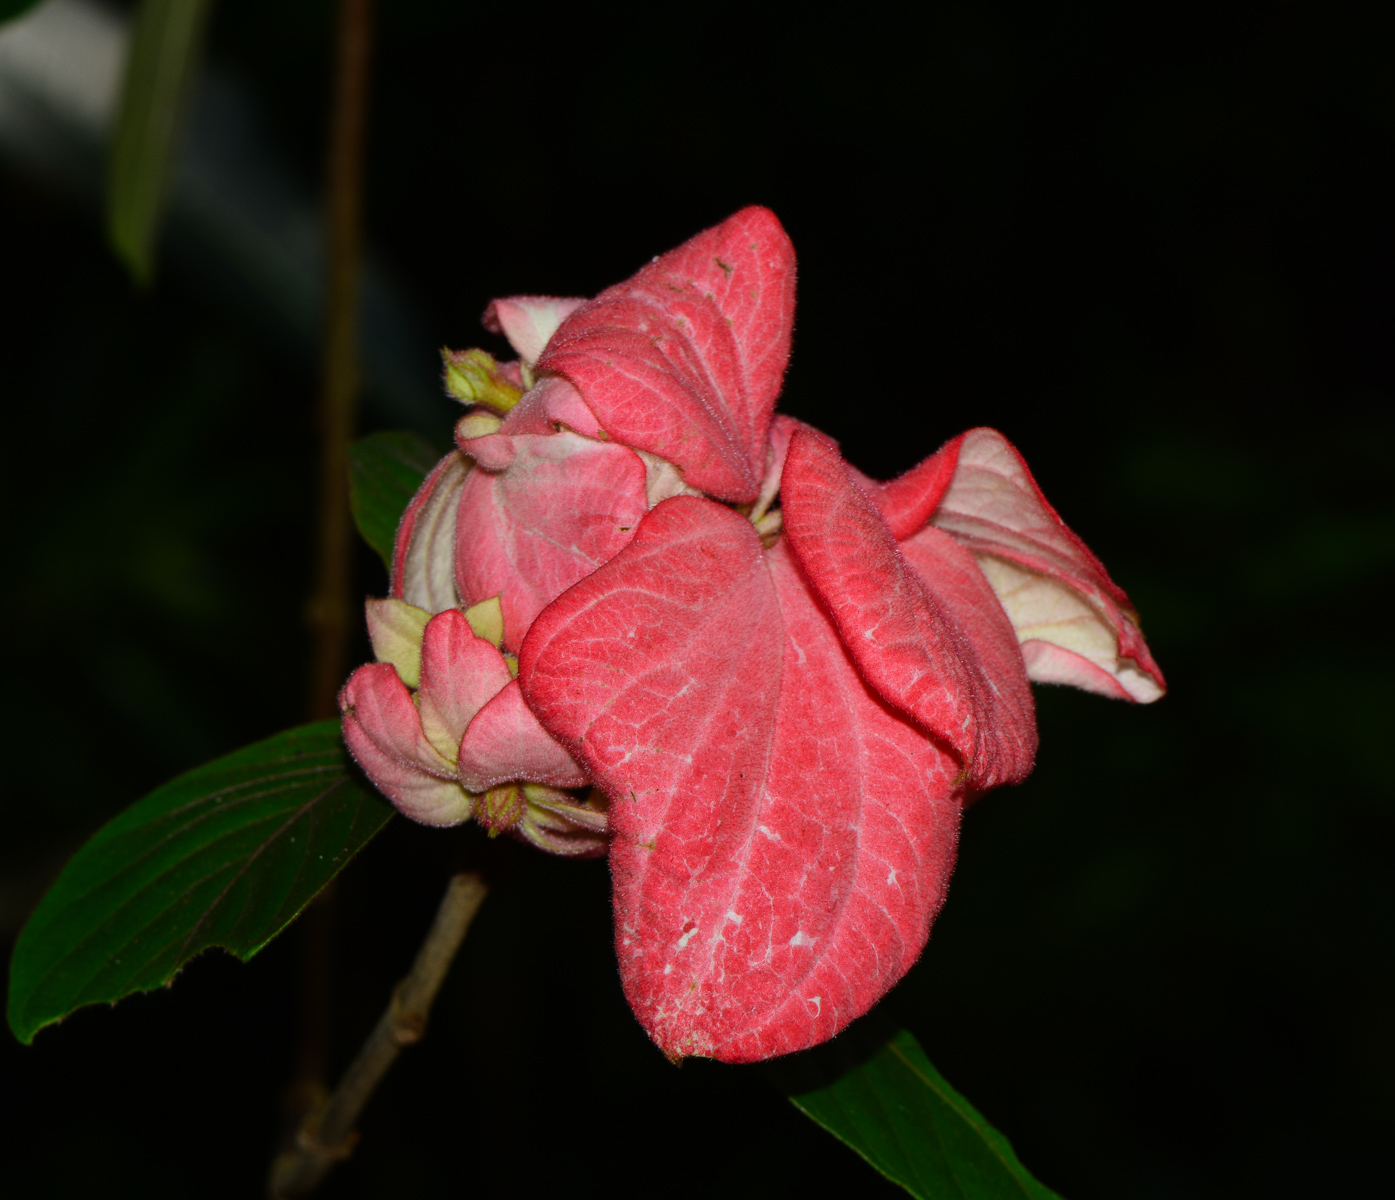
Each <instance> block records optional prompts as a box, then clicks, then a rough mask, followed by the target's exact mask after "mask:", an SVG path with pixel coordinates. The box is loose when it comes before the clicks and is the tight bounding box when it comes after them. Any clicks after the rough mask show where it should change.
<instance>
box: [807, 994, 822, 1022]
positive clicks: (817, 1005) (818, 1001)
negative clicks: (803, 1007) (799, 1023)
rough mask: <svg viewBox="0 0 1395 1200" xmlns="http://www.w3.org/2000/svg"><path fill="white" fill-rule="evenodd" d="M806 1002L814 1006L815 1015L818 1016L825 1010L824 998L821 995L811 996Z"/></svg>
mask: <svg viewBox="0 0 1395 1200" xmlns="http://www.w3.org/2000/svg"><path fill="white" fill-rule="evenodd" d="M804 1003H805V1004H812V1005H813V1006H814V1016H816V1017H817V1016H818V1015H819V1014H820V1013H822V1012H823V999H822V998H821V997H819V996H810V997H809V999H807V1000H806V1001H804Z"/></svg>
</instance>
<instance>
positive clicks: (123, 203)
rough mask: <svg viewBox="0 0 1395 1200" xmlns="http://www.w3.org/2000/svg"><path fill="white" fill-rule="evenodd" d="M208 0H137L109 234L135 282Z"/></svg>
mask: <svg viewBox="0 0 1395 1200" xmlns="http://www.w3.org/2000/svg"><path fill="white" fill-rule="evenodd" d="M208 10H209V0H141V5H140V11H139V12H138V13H137V14H136V20H135V27H134V30H133V33H132V37H131V56H130V59H129V60H128V61H127V64H126V82H125V84H124V86H123V88H122V92H121V109H120V112H119V113H118V115H117V119H116V132H115V135H114V137H113V139H112V145H111V161H110V163H109V164H108V176H107V236H108V237H109V238H110V239H111V245H112V249H113V250H115V251H116V254H117V257H119V258H120V259H121V261H122V262H124V263H125V264H126V266H127V267H128V268H130V271H131V274H132V275H133V276H134V277H135V279H136V282H137V283H141V284H145V283H149V282H150V279H151V277H152V276H153V274H154V270H155V235H156V233H157V232H158V230H159V226H160V217H161V214H162V211H163V209H164V200H165V193H166V191H167V189H168V184H169V176H170V165H171V163H172V161H173V159H174V151H175V146H176V144H177V142H178V140H179V133H180V130H181V128H182V126H183V124H184V110H185V108H186V107H187V102H188V98H189V93H190V90H191V85H192V84H193V81H194V77H195V75H196V74H197V73H198V64H199V59H200V57H201V56H202V50H203V36H204V31H205V29H206V28H207V26H208Z"/></svg>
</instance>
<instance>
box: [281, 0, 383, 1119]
mask: <svg viewBox="0 0 1395 1200" xmlns="http://www.w3.org/2000/svg"><path fill="white" fill-rule="evenodd" d="M335 38H336V45H335V71H334V83H333V91H332V94H331V100H330V114H329V115H330V131H329V153H328V159H327V164H326V166H327V170H326V186H325V209H326V231H325V233H326V236H325V265H326V271H325V317H324V321H325V323H324V358H323V362H322V364H321V383H320V407H319V422H318V423H319V430H320V435H321V441H320V474H319V497H318V510H319V511H318V520H317V524H316V530H317V542H316V548H315V560H316V563H315V587H314V592H313V593H312V595H311V597H310V602H309V605H308V611H307V616H308V618H309V623H310V628H311V637H312V639H313V645H312V654H311V670H310V705H309V709H310V711H309V716H310V719H311V720H316V721H318V720H323V719H324V718H326V717H331V716H333V715H334V713H335V708H336V703H335V701H336V696H337V693H338V690H339V685H340V683H341V682H342V681H343V677H344V666H345V660H346V658H347V650H348V640H349V635H350V630H351V615H350V609H351V595H350V593H351V589H352V563H353V555H352V551H353V542H352V529H351V527H350V513H349V472H348V457H349V441H350V439H351V438H352V437H353V432H354V415H355V409H356V407H357V401H358V391H359V370H358V347H357V336H356V335H357V324H358V323H357V320H356V317H357V312H358V293H359V258H360V246H361V243H362V225H363V146H364V135H365V129H366V126H367V114H368V75H369V61H370V56H371V51H372V38H373V2H372V0H340V4H339V16H338V23H337V27H336V35H335ZM335 891H336V888H335V885H334V884H333V883H331V884H330V886H329V887H327V888H326V889H325V890H324V891H323V892H321V893H320V896H319V898H318V899H317V900H316V901H315V903H314V904H313V905H312V906H311V908H310V910H309V911H308V912H307V913H306V914H305V916H304V918H303V919H302V921H301V938H302V942H303V949H302V963H301V968H302V969H301V976H302V977H301V981H300V993H301V1001H300V1008H301V1016H300V1027H301V1028H300V1046H299V1050H298V1052H297V1062H296V1069H295V1078H294V1079H293V1081H292V1083H291V1086H290V1088H289V1090H288V1094H287V1109H288V1115H289V1116H290V1119H291V1122H292V1127H294V1125H295V1124H296V1123H297V1122H298V1121H299V1120H300V1118H301V1117H303V1116H304V1115H305V1113H306V1112H307V1111H309V1110H310V1109H311V1108H312V1107H313V1106H314V1104H315V1103H316V1102H317V1101H318V1100H319V1099H320V1097H322V1096H323V1094H324V1088H325V1083H324V1077H325V1059H326V1057H327V1055H328V1049H329V1027H330V1020H329V1014H330V986H331V975H332V969H333V953H332V950H333V940H334V899H335Z"/></svg>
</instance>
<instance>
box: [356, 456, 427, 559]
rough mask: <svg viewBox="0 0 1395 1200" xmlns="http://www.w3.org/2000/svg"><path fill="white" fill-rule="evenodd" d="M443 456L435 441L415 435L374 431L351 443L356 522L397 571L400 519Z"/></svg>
mask: <svg viewBox="0 0 1395 1200" xmlns="http://www.w3.org/2000/svg"><path fill="white" fill-rule="evenodd" d="M440 457H441V456H440V455H439V454H438V453H437V452H436V451H435V450H433V449H432V448H431V443H430V442H428V441H427V440H426V439H425V438H424V437H420V436H419V435H417V434H415V433H372V434H369V435H368V436H367V437H366V438H360V439H359V440H358V441H356V442H355V443H354V444H353V445H352V446H350V447H349V498H350V503H351V504H352V506H353V510H354V521H355V523H356V524H357V525H358V531H359V533H361V534H363V540H364V541H365V542H367V543H368V544H369V545H370V546H372V547H373V549H374V550H376V551H377V552H378V553H379V554H380V555H381V556H382V559H383V563H384V564H385V565H386V566H387V568H388V570H392V540H393V538H394V537H396V535H397V523H398V522H399V521H400V520H402V514H403V512H404V511H405V510H406V508H407V505H408V504H409V503H410V502H411V499H412V497H413V496H414V495H415V494H416V490H417V488H419V487H420V486H421V481H422V480H423V479H425V478H426V476H427V474H428V472H430V470H431V468H432V467H434V466H435V465H436V463H437V462H438V461H439V460H440Z"/></svg>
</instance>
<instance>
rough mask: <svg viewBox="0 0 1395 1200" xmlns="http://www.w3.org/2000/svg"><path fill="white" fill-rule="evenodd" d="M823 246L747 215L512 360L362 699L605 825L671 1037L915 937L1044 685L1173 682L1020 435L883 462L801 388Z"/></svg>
mask: <svg viewBox="0 0 1395 1200" xmlns="http://www.w3.org/2000/svg"><path fill="white" fill-rule="evenodd" d="M794 277H795V261H794V251H793V248H792V246H791V245H790V241H789V239H788V237H787V236H786V234H785V232H784V230H783V229H782V228H781V226H780V223H779V221H778V220H776V218H775V216H774V214H773V213H771V212H769V211H767V210H765V209H761V208H748V209H745V210H743V211H742V212H739V213H737V214H736V215H735V216H733V217H731V218H730V219H728V220H727V221H725V222H723V223H722V224H721V225H719V226H717V227H716V228H714V229H710V230H707V231H706V232H704V233H701V234H699V235H698V236H697V237H695V238H693V239H692V240H691V241H689V242H687V243H686V244H685V245H683V246H680V247H679V248H678V249H676V250H674V251H671V252H670V253H668V254H666V255H663V256H662V257H659V258H656V259H654V261H653V262H651V263H650V264H649V265H647V266H645V267H644V268H643V269H642V270H640V271H639V272H638V273H637V274H636V275H635V276H634V277H633V278H631V279H630V280H628V281H627V282H625V283H622V284H619V285H617V286H616V287H613V288H610V289H609V290H608V291H605V292H602V293H601V294H600V295H599V296H597V297H596V298H595V299H593V300H576V299H572V300H558V299H551V298H538V297H515V298H513V299H509V300H500V301H496V302H495V303H494V304H492V305H491V306H490V308H489V310H488V312H486V314H485V322H486V324H487V325H489V326H490V327H491V328H493V329H495V330H496V331H499V332H502V333H503V334H504V335H505V336H506V337H507V338H508V340H509V342H510V343H511V344H512V345H513V347H514V349H515V350H516V351H517V352H518V354H519V359H518V361H517V362H513V363H505V364H498V363H495V362H494V361H493V360H492V359H491V358H490V357H489V356H488V355H486V354H484V353H483V352H481V351H468V352H466V353H464V354H459V355H453V356H450V358H449V359H448V361H447V383H448V386H449V387H450V389H451V390H452V391H453V392H454V393H455V394H456V395H457V396H458V397H460V398H462V399H464V400H466V401H468V402H470V403H471V404H472V407H471V409H470V411H469V412H468V413H467V414H466V415H465V416H464V417H463V418H462V419H461V420H460V422H459V424H458V426H457V429H456V441H457V445H458V449H457V450H455V451H453V452H452V453H451V454H449V455H447V457H446V458H445V459H444V460H442V462H441V463H440V465H439V466H437V467H436V469H435V470H434V471H433V472H432V474H431V475H430V477H429V478H428V479H427V480H426V482H425V483H424V484H423V485H422V488H421V490H420V492H419V493H418V494H417V496H416V498H415V499H414V500H413V502H412V505H411V507H410V508H409V509H408V511H407V513H406V515H405V516H404V517H403V520H402V524H401V527H400V529H399V530H398V535H397V545H396V553H395V559H394V565H393V571H392V584H391V593H392V594H391V597H390V598H389V599H386V600H377V601H370V602H369V606H368V620H369V627H370V632H371V633H372V637H373V646H374V650H375V653H376V655H377V657H378V660H379V661H378V662H377V663H374V664H370V665H368V666H365V667H361V668H360V669H359V670H358V671H357V672H355V674H354V675H353V677H352V678H351V679H350V680H349V682H348V684H347V685H346V686H345V688H344V691H343V694H342V698H341V704H342V708H343V712H344V735H345V739H346V741H347V743H348V745H349V747H350V749H351V751H352V752H353V754H354V756H355V758H356V759H357V760H358V762H359V764H360V765H361V766H362V767H363V769H364V770H365V771H366V772H367V773H368V775H369V776H370V777H371V778H372V779H373V781H374V782H375V783H376V784H377V785H378V787H379V788H381V789H382V791H383V792H384V794H385V795H387V796H388V797H389V798H390V799H391V800H392V802H393V803H394V804H395V805H396V806H397V807H398V808H399V809H401V810H402V811H403V812H404V813H406V814H407V815H408V816H410V817H412V818H414V819H415V820H418V821H423V822H426V823H428V824H436V825H449V824H455V823H458V822H461V821H465V820H468V819H470V818H471V817H474V818H475V819H476V820H478V821H480V822H482V823H483V824H485V825H486V826H488V827H489V828H490V829H491V830H495V831H500V830H508V831H511V832H512V833H514V834H515V835H516V836H520V837H523V838H525V839H527V840H528V841H530V842H532V843H534V844H535V845H538V846H540V847H542V848H543V849H546V850H549V851H552V852H555V853H561V854H597V853H604V852H606V851H607V850H608V852H609V856H610V868H611V875H612V880H613V886H614V904H615V946H616V952H617V955H618V957H619V963H620V973H621V978H622V981H623V983H624V987H625V991H626V995H627V996H628V997H629V1000H630V1003H631V1005H632V1006H633V1008H634V1011H635V1013H636V1015H637V1016H638V1017H639V1019H640V1021H641V1022H642V1023H643V1025H644V1027H645V1029H646V1030H647V1031H648V1032H649V1034H650V1036H651V1037H652V1038H653V1039H654V1041H655V1042H656V1043H657V1044H658V1045H659V1047H660V1048H661V1049H663V1050H664V1051H665V1052H666V1053H667V1054H669V1055H671V1056H673V1057H678V1056H682V1055H707V1056H711V1057H715V1058H720V1059H725V1060H728V1061H749V1060H754V1059H761V1058H768V1057H771V1056H773V1055H778V1054H785V1053H788V1052H791V1051H795V1050H800V1049H803V1048H805V1047H808V1046H812V1045H815V1044H817V1043H819V1042H822V1041H824V1040H825V1039H827V1038H829V1037H831V1036H833V1035H834V1034H836V1033H837V1032H838V1031H839V1030H840V1029H842V1028H843V1027H844V1026H845V1025H847V1023H848V1022H849V1021H851V1020H852V1019H854V1018H855V1017H857V1016H859V1015H860V1014H862V1013H864V1012H866V1011H867V1009H869V1008H870V1007H871V1006H872V1005H873V1004H874V1003H875V1002H876V1001H877V999H878V998H879V997H880V996H881V995H882V994H883V993H885V992H886V990H887V989H888V988H890V987H891V986H892V985H893V984H894V983H895V982H896V981H897V980H898V979H900V978H901V976H902V975H904V974H905V972H906V970H907V969H908V968H909V967H910V965H911V964H912V963H913V962H914V961H915V959H916V957H917V956H918V955H919V954H920V951H921V949H922V948H923V946H924V945H925V941H926V938H927V936H928V934H929V929H930V923H931V921H932V920H933V918H934V916H935V913H936V912H937V910H938V909H939V906H940V904H941V902H942V901H943V899H944V895H945V888H946V885H947V882H948V879H949V874H950V870H951V868H952V866H953V863H954V855H955V847H956V842H957V838H958V831H959V821H960V815H961V812H962V809H963V806H964V805H965V804H966V803H967V802H968V801H969V800H971V799H972V798H973V797H974V796H976V795H977V794H978V793H979V792H981V791H983V790H984V789H986V788H990V787H994V786H996V785H998V784H1003V783H1013V782H1016V781H1018V780H1020V779H1022V778H1024V777H1025V776H1026V775H1027V773H1028V772H1029V771H1030V770H1031V766H1032V761H1033V757H1034V754H1035V751H1036V744H1037V738H1036V721H1035V713H1034V709H1033V702H1032V694H1031V690H1030V687H1029V683H1028V681H1029V680H1036V681H1039V682H1049V683H1069V684H1073V685H1075V686H1077V687H1082V688H1086V689H1088V690H1090V691H1094V692H1099V693H1102V694H1104V695H1107V696H1115V697H1118V698H1121V699H1126V700H1134V701H1143V702H1147V701H1150V700H1154V699H1156V698H1157V697H1158V696H1160V695H1161V694H1162V691H1163V686H1164V685H1163V679H1162V675H1161V673H1160V672H1159V670H1158V668H1157V666H1156V665H1155V664H1154V662H1153V659H1152V657H1151V656H1150V654H1149V652H1148V648H1147V646H1146V645H1145V644H1144V641H1143V637H1142V635H1141V634H1140V632H1139V629H1138V624H1137V618H1136V615H1135V614H1134V612H1133V610H1132V609H1131V608H1130V606H1129V603H1128V600H1127V598H1126V597H1125V595H1124V593H1123V592H1122V591H1120V589H1119V588H1118V587H1117V586H1115V584H1114V583H1113V582H1112V581H1111V580H1110V578H1109V576H1108V574H1107V573H1106V572H1105V570H1104V568H1103V566H1102V565H1101V564H1100V563H1099V561H1098V560H1097V559H1096V558H1095V557H1094V555H1093V554H1091V553H1090V551H1089V550H1088V549H1086V547H1085V546H1084V544H1083V543H1082V542H1081V541H1080V539H1079V538H1077V537H1076V536H1075V535H1074V534H1073V533H1072V532H1071V531H1070V530H1069V529H1068V528H1067V527H1066V526H1065V524H1064V523H1063V522H1062V521H1061V519H1060V517H1058V516H1057V515H1056V512H1055V510H1054V509H1052V507H1051V506H1050V504H1048V503H1047V501H1046V500H1045V498H1044V497H1043V496H1042V494H1041V492H1040V491H1039V490H1038V488H1037V486H1036V484H1035V483H1034V481H1033V480H1032V477H1031V474H1030V473H1029V472H1028V470H1027V467H1026V464H1025V463H1024V462H1023V461H1022V458H1021V456H1020V455H1018V453H1017V452H1016V451H1015V450H1014V449H1013V447H1012V446H1011V445H1010V444H1009V443H1008V442H1007V440H1006V439H1005V438H1003V436H1002V435H1001V434H999V433H997V432H995V431H993V430H991V429H974V430H971V431H969V432H968V433H965V434H962V435H961V436H959V437H957V438H955V439H954V440H953V441H951V442H950V443H948V444H947V445H946V446H944V447H943V448H941V449H940V450H939V451H938V452H937V453H936V454H934V455H932V456H931V457H930V458H928V459H926V460H925V461H924V462H923V463H922V464H921V465H920V466H918V467H916V468H915V469H914V470H912V471H910V472H908V473H907V474H906V475H904V476H902V477H901V478H899V479H896V480H894V481H892V482H890V483H877V482H874V481H873V480H870V479H868V478H867V477H865V476H863V475H861V474H860V473H859V472H857V471H856V470H855V469H853V468H852V467H850V466H849V465H848V464H847V463H845V462H844V461H843V460H842V458H841V456H840V455H839V452H838V448H837V446H836V444H835V443H833V442H832V441H831V440H830V439H828V438H827V437H826V436H824V435H823V434H821V433H819V432H818V431H817V430H814V429H812V428H810V427H809V426H807V425H804V424H802V423H801V422H799V421H796V420H793V419H792V418H789V417H784V416H775V415H774V407H775V400H776V397H777V395H778V394H779V391H780V387H781V382H782V379H783V375H784V371H785V365H786V362H787V360H788V357H789V349H790V335H791V329H792V323H793V315H794Z"/></svg>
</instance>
